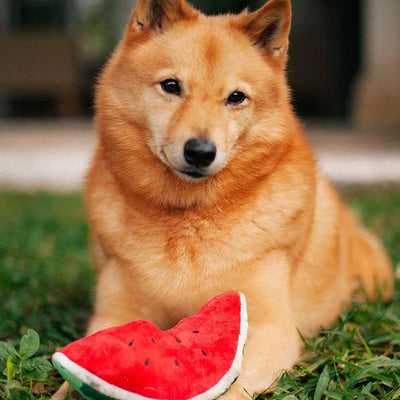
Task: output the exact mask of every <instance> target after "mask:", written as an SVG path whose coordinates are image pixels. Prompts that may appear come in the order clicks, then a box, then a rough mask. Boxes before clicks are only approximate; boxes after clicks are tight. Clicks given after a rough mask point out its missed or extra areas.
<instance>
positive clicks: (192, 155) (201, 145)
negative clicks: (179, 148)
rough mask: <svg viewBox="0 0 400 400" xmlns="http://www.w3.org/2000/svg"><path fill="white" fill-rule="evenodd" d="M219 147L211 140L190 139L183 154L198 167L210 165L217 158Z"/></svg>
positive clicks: (189, 162) (190, 162) (188, 161)
mask: <svg viewBox="0 0 400 400" xmlns="http://www.w3.org/2000/svg"><path fill="white" fill-rule="evenodd" d="M216 154H217V148H216V147H215V144H214V142H212V141H211V140H205V139H200V138H193V139H189V140H188V141H187V142H186V143H185V146H184V148H183V155H184V157H185V160H186V162H187V163H188V164H189V165H193V166H194V167H196V168H205V167H208V166H209V165H210V164H211V163H212V162H213V161H214V159H215V155H216Z"/></svg>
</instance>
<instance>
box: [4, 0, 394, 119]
mask: <svg viewBox="0 0 400 400" xmlns="http://www.w3.org/2000/svg"><path fill="white" fill-rule="evenodd" d="M190 1H191V2H192V3H193V4H194V5H195V6H196V7H198V8H199V9H201V10H202V11H203V12H206V13H208V14H215V13H221V12H227V11H229V12H239V11H240V10H242V9H243V8H245V7H246V6H249V7H250V9H256V8H258V7H260V6H262V4H264V1H263V0H217V1H215V0H190ZM134 5H135V0H40V1H38V0H0V35H1V37H0V43H1V40H3V44H4V43H5V41H7V40H8V39H7V37H8V38H9V43H8V44H4V48H10V46H9V45H10V44H12V46H17V44H13V43H17V41H18V40H17V39H18V37H19V38H25V39H26V38H29V36H32V37H33V36H35V37H36V38H38V37H39V38H40V36H41V37H42V38H43V40H42V45H43V46H42V47H46V46H48V50H49V51H48V52H47V54H45V55H44V56H42V61H43V64H51V60H52V59H54V58H57V54H53V50H51V45H50V44H48V45H47V44H46V43H47V42H46V40H47V39H46V38H48V37H50V36H55V33H57V35H58V37H59V40H60V41H61V42H62V43H64V44H63V46H64V47H63V48H65V49H67V48H70V49H71V50H68V51H67V50H65V51H64V53H65V54H71V55H73V54H75V55H73V56H71V57H70V58H69V60H68V61H67V62H66V63H67V64H68V65H70V67H69V70H70V71H69V76H71V77H73V78H71V82H74V83H73V84H72V83H71V84H70V86H75V87H76V89H75V93H78V94H77V95H75V100H74V99H73V96H72V95H70V101H72V102H73V103H74V104H75V105H76V107H72V106H71V104H70V106H69V107H61V106H60V104H62V103H64V104H66V103H68V99H64V100H60V96H59V95H58V94H57V93H55V92H54V91H49V90H47V89H46V90H42V92H40V90H34V91H33V90H32V89H31V88H30V87H29V85H26V86H25V87H24V84H20V85H19V86H18V85H17V87H16V88H12V87H11V84H10V81H11V79H10V78H7V77H5V72H4V70H3V78H4V77H5V78H4V80H3V84H2V81H1V74H2V69H1V65H0V117H5V116H8V117H14V118H15V117H35V116H39V117H45V116H53V117H54V116H62V115H86V116H90V115H91V114H92V112H93V107H92V98H93V87H94V85H95V80H96V76H97V75H98V73H99V71H100V69H101V67H102V65H103V64H104V62H105V60H106V59H107V57H108V56H109V54H110V53H111V51H112V49H113V47H114V46H115V44H116V43H117V42H118V40H119V39H120V37H121V34H122V32H123V29H124V27H125V25H126V22H127V21H128V19H129V16H130V14H131V10H132V9H133V7H134ZM292 6H293V25H292V34H291V46H290V59H289V63H288V68H287V70H288V75H289V82H290V85H291V87H292V88H293V102H294V105H295V108H296V110H297V111H298V113H299V114H300V115H301V116H305V117H313V118H319V119H321V118H325V119H327V118H329V119H345V120H346V119H347V120H352V121H355V122H356V123H359V124H363V125H368V124H374V125H376V124H378V125H385V124H386V125H387V124H388V121H392V122H390V123H392V124H393V123H397V121H398V119H399V115H400V112H399V111H398V109H399V108H398V107H399V105H400V99H399V97H398V96H399V94H400V90H399V86H398V85H399V84H400V79H397V77H398V74H399V73H398V70H399V68H400V67H399V65H400V61H399V59H400V44H399V40H400V39H399V37H400V33H399V30H400V23H399V21H400V15H399V8H400V0H384V1H378V0H351V1H350V0H323V1H317V0H292ZM7 35H8V36H7ZM6 36H7V37H6ZM61 42H60V43H61ZM32 46H33V45H32ZM60 46H61V45H60ZM68 46H69V47H68ZM13 48H16V47H13ZM33 49H34V48H33V47H32V51H26V50H23V51H24V52H25V53H27V55H26V56H25V59H24V62H25V64H27V65H29V66H30V67H31V68H34V66H35V65H37V66H38V67H37V68H38V71H37V72H38V74H37V76H38V77H40V72H41V70H40V68H43V67H39V65H40V62H38V60H36V61H35V59H34V58H32V57H31V55H32V54H33V53H35V51H34V50H33ZM0 50H1V49H0ZM19 51H20V52H22V50H19ZM16 52H18V51H17V50H16ZM45 53H46V52H45ZM21 54H22V53H21ZM16 56H18V54H16ZM52 57H53V58H52ZM20 58H21V57H20V56H18V57H16V59H17V61H12V60H11V61H10V62H9V64H10V63H11V66H12V65H14V66H15V68H14V69H20V71H19V72H20V73H21V74H22V75H26V74H27V72H26V71H27V69H26V70H24V67H26V65H25V66H24V63H21V62H19V61H18V59H20ZM13 63H14V64H13ZM55 64H56V63H55ZM8 68H9V70H12V69H13V68H12V67H10V65H9V66H8ZM55 68H56V67H54V68H53V70H55ZM60 71H61V69H60ZM13 72H15V71H13ZM361 72H362V73H361ZM66 75H67V74H64V77H62V76H61V72H60V74H59V76H60V81H61V80H63V79H64V81H65V79H66ZM388 77H390V79H389V78H388ZM38 79H39V78H38ZM25 81H27V80H25ZM21 82H23V79H21ZM44 86H45V85H44V84H43V87H44ZM56 86H57V85H56ZM24 88H25V89H26V90H25V91H24V90H23V89H24ZM59 92H60V91H59ZM59 92H58V93H59ZM71 99H72V100H71ZM72 105H73V104H72ZM63 110H64V111H63ZM65 110H67V111H65ZM68 110H69V111H68ZM378 117H379V118H378Z"/></svg>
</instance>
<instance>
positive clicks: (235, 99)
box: [226, 91, 247, 104]
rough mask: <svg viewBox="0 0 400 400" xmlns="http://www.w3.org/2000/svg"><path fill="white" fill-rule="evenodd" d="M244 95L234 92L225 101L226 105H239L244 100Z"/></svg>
mask: <svg viewBox="0 0 400 400" xmlns="http://www.w3.org/2000/svg"><path fill="white" fill-rule="evenodd" d="M246 98H247V97H246V95H245V94H244V93H243V92H239V91H235V92H233V93H231V94H230V95H229V97H228V98H227V99H226V102H227V103H228V104H240V103H243V102H244V101H245V100H246Z"/></svg>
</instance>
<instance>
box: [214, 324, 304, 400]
mask: <svg viewBox="0 0 400 400" xmlns="http://www.w3.org/2000/svg"><path fill="white" fill-rule="evenodd" d="M300 349H301V345H300V340H299V335H298V333H297V331H296V329H295V327H294V326H293V325H292V324H290V323H288V322H286V321H280V322H276V323H272V324H265V325H264V326H250V327H249V336H248V339H247V342H246V346H245V351H244V359H243V368H242V372H241V374H240V375H239V378H238V380H237V381H236V382H235V383H234V384H233V385H232V387H231V388H230V389H229V390H228V392H227V393H226V394H225V395H224V396H223V398H222V399H223V400H241V399H249V396H253V395H254V394H260V393H262V392H264V391H265V390H267V389H268V388H269V387H270V386H271V385H272V384H273V383H274V382H275V381H276V380H277V379H278V378H279V376H280V375H281V373H282V372H283V371H284V370H285V369H289V368H291V367H293V365H294V363H295V362H296V361H297V360H298V358H299V355H300Z"/></svg>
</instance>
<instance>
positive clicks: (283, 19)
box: [239, 0, 292, 59]
mask: <svg viewBox="0 0 400 400" xmlns="http://www.w3.org/2000/svg"><path fill="white" fill-rule="evenodd" d="M291 16H292V11H291V4H290V0H269V1H268V2H267V3H266V4H264V6H263V7H261V8H260V9H258V10H256V11H255V12H253V13H249V14H244V15H241V16H240V18H239V28H240V29H241V30H242V31H244V32H245V33H246V34H247V35H249V36H250V38H251V40H252V41H253V43H254V44H255V45H257V46H260V47H262V48H263V49H266V50H267V52H268V54H269V55H271V56H276V57H280V58H283V59H286V54H287V49H288V42H289V32H290V24H291Z"/></svg>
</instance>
